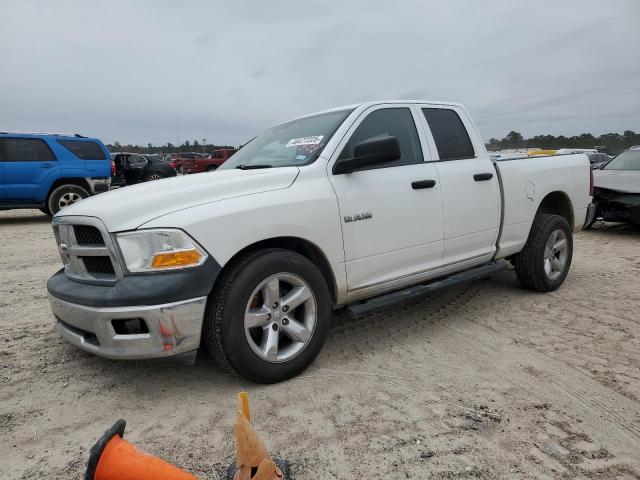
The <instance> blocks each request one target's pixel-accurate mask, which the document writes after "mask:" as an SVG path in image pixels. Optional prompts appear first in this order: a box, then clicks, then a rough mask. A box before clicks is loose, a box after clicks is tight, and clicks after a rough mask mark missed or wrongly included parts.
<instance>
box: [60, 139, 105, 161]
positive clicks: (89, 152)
mask: <svg viewBox="0 0 640 480" xmlns="http://www.w3.org/2000/svg"><path fill="white" fill-rule="evenodd" d="M58 143H59V144H60V145H62V146H63V147H64V148H66V149H67V150H69V151H70V152H71V153H73V154H74V155H75V156H76V157H78V158H80V159H82V160H105V159H106V158H107V157H106V156H105V153H104V151H103V150H102V148H100V145H98V144H97V143H96V142H92V141H90V140H58Z"/></svg>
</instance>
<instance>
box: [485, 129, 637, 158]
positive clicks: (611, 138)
mask: <svg viewBox="0 0 640 480" xmlns="http://www.w3.org/2000/svg"><path fill="white" fill-rule="evenodd" d="M486 145H487V150H490V151H497V150H504V149H508V148H531V147H534V148H541V149H544V150H558V149H560V148H596V149H598V151H600V152H605V153H608V154H610V155H616V154H618V153H620V152H622V151H623V150H626V149H627V148H629V147H632V146H634V145H640V133H635V132H634V131H633V130H625V131H624V132H623V133H622V134H619V133H605V134H604V135H600V136H597V137H596V136H594V135H592V134H590V133H583V134H581V135H574V136H573V137H565V136H564V135H560V136H558V137H556V136H554V135H536V136H535V137H531V138H524V137H523V136H522V134H520V133H518V132H514V131H511V132H509V133H508V134H507V135H506V136H505V137H504V138H503V139H501V140H498V139H497V138H492V139H490V140H489V142H488V143H487V144H486Z"/></svg>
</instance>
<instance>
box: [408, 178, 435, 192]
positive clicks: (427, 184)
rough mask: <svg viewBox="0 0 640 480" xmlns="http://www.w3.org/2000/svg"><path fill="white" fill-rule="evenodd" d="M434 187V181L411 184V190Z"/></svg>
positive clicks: (420, 181) (419, 181)
mask: <svg viewBox="0 0 640 480" xmlns="http://www.w3.org/2000/svg"><path fill="white" fill-rule="evenodd" d="M435 186H436V181H435V180H418V181H416V182H411V188H413V189H414V190H420V189H421V188H433V187H435Z"/></svg>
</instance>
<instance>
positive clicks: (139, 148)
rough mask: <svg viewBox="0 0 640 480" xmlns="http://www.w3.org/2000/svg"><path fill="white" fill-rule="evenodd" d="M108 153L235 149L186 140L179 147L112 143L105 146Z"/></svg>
mask: <svg viewBox="0 0 640 480" xmlns="http://www.w3.org/2000/svg"><path fill="white" fill-rule="evenodd" d="M107 148H108V149H109V151H110V152H112V153H115V152H128V153H148V154H151V153H178V152H183V153H186V152H197V153H211V152H213V151H214V150H219V149H221V148H236V147H233V146H231V145H214V144H212V143H199V142H198V141H197V140H194V141H193V142H190V141H189V140H187V141H186V142H184V143H183V144H182V145H180V146H179V147H176V146H175V145H174V144H173V143H166V144H165V145H161V146H154V145H151V144H150V143H147V146H146V147H145V146H144V145H131V144H128V145H121V144H120V142H113V143H110V144H108V145H107Z"/></svg>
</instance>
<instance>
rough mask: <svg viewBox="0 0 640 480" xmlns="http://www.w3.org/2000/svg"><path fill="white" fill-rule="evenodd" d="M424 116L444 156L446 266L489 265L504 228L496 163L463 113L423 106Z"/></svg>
mask: <svg viewBox="0 0 640 480" xmlns="http://www.w3.org/2000/svg"><path fill="white" fill-rule="evenodd" d="M420 110H421V112H422V120H423V122H424V125H425V128H426V131H427V135H428V137H430V138H431V139H432V142H433V144H435V146H436V149H437V153H438V157H437V159H438V161H437V162H436V163H435V166H436V169H437V171H438V177H439V178H440V184H441V186H442V189H441V191H442V202H443V205H444V265H455V264H456V263H460V262H466V263H465V267H466V266H469V264H476V263H483V262H485V261H487V260H489V259H490V258H491V257H492V256H493V253H494V251H495V243H496V240H497V236H498V229H499V226H500V209H501V194H500V185H499V183H498V178H497V173H496V170H495V167H494V166H493V162H492V161H491V159H490V158H489V155H488V154H487V152H486V149H485V148H484V146H483V145H481V144H480V137H479V136H478V135H477V134H476V133H475V129H474V127H473V125H472V123H471V120H470V119H469V117H468V116H467V114H466V112H465V111H464V110H463V109H462V108H459V107H456V106H436V105H421V106H420ZM469 132H471V135H470V134H469Z"/></svg>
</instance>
